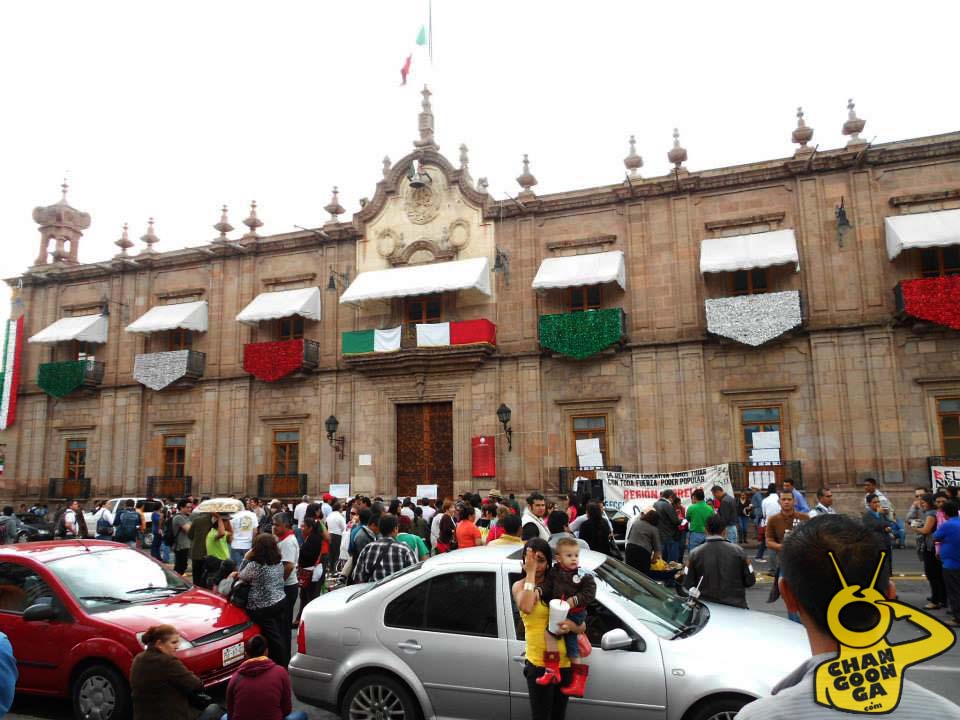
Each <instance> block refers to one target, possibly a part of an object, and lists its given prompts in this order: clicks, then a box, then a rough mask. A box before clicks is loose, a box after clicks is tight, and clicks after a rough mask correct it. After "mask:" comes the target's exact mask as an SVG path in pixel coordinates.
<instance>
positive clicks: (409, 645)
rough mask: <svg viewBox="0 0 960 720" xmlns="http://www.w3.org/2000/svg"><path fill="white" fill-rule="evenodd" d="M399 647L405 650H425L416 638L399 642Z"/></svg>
mask: <svg viewBox="0 0 960 720" xmlns="http://www.w3.org/2000/svg"><path fill="white" fill-rule="evenodd" d="M397 647H398V648H400V649H401V650H403V651H405V652H417V651H419V650H423V646H422V645H420V643H418V642H417V641H416V640H406V641H404V642H398V643H397Z"/></svg>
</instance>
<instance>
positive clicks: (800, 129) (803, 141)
mask: <svg viewBox="0 0 960 720" xmlns="http://www.w3.org/2000/svg"><path fill="white" fill-rule="evenodd" d="M790 139H791V140H793V142H795V143H797V145H799V146H800V147H799V148H797V154H798V155H804V154H809V153H812V152H813V150H811V149H810V148H808V147H807V143H808V142H810V141H811V140H812V139H813V128H812V127H807V124H806V123H805V122H804V121H803V108H802V107H798V108H797V126H796V127H795V128H794V129H793V134H792V135H791V136H790Z"/></svg>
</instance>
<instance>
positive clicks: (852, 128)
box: [843, 98, 867, 147]
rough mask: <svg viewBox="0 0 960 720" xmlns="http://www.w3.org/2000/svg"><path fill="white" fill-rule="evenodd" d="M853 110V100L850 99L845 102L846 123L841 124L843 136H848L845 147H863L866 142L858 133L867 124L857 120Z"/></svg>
mask: <svg viewBox="0 0 960 720" xmlns="http://www.w3.org/2000/svg"><path fill="white" fill-rule="evenodd" d="M853 108H854V104H853V98H850V99H849V100H848V101H847V121H846V122H845V123H844V124H843V134H844V135H849V136H850V139H849V140H848V141H847V147H851V146H853V145H864V144H865V143H866V141H865V140H863V139H862V138H861V137H860V133H862V132H863V127H864V125H866V124H867V121H866V120H861V119H860V118H858V117H857V113H856V111H855V110H854V109H853Z"/></svg>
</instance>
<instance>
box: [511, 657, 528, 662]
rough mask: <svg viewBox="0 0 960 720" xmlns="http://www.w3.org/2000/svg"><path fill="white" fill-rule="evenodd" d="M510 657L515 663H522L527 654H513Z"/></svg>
mask: <svg viewBox="0 0 960 720" xmlns="http://www.w3.org/2000/svg"><path fill="white" fill-rule="evenodd" d="M511 659H512V660H513V661H514V662H515V663H521V664H522V663H524V662H526V660H527V656H526V655H514V656H513V658H511Z"/></svg>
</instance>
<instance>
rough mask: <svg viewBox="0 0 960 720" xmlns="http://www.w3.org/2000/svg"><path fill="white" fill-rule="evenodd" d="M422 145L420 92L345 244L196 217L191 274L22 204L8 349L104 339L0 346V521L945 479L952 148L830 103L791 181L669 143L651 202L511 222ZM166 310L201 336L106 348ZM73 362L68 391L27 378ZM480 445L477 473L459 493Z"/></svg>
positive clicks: (64, 207)
mask: <svg viewBox="0 0 960 720" xmlns="http://www.w3.org/2000/svg"><path fill="white" fill-rule="evenodd" d="M433 125H434V121H433V114H432V110H431V108H430V102H429V94H428V93H426V92H425V93H424V100H423V108H422V112H421V114H420V118H419V130H420V137H419V139H418V140H417V141H415V143H414V148H413V150H412V152H410V153H409V154H408V155H406V156H405V157H404V158H403V159H401V160H400V161H399V162H397V163H395V164H392V163H390V162H389V161H388V160H385V161H384V168H383V179H382V180H381V181H380V182H379V183H378V184H377V186H376V189H375V192H374V194H373V196H372V198H371V199H370V200H369V201H364V202H363V204H362V207H361V209H360V211H359V212H357V213H355V214H354V215H353V217H352V218H351V219H349V220H342V219H341V218H340V216H341V215H343V214H344V210H343V208H342V207H341V206H340V204H339V202H338V201H337V198H336V194H334V197H333V199H332V201H331V203H330V204H329V205H328V206H327V208H326V209H327V210H328V211H329V212H330V221H329V222H328V223H326V224H325V225H324V226H323V227H321V228H315V229H310V230H304V231H298V232H293V233H284V234H280V235H271V236H266V237H261V236H260V235H259V234H258V232H257V230H258V227H259V226H260V224H261V223H260V221H259V220H258V219H257V217H256V213H255V209H254V211H252V213H251V216H250V217H248V218H247V219H246V220H245V221H244V222H245V224H246V226H247V232H246V234H244V235H243V236H242V237H236V234H234V237H236V239H232V238H231V233H233V232H234V231H233V228H232V227H230V225H229V222H228V220H227V217H226V213H225V212H224V217H223V219H222V220H221V222H220V223H218V224H217V226H216V228H217V230H218V231H219V232H220V236H219V237H218V238H217V239H215V240H213V241H212V242H211V243H210V244H208V245H206V246H204V247H200V248H192V249H185V250H176V251H171V252H159V251H157V249H156V248H154V245H155V244H156V240H157V238H156V236H155V235H153V233H152V230H150V231H148V233H147V234H146V235H145V236H144V237H143V238H142V240H143V241H144V249H143V250H141V251H140V252H139V253H138V254H136V255H131V254H129V253H128V248H129V247H131V246H132V243H131V242H130V241H129V240H128V239H127V235H126V231H124V236H123V238H121V240H119V241H118V242H117V244H118V246H119V247H120V249H121V252H120V254H118V255H117V257H115V258H114V259H113V260H112V261H109V262H101V263H96V264H81V263H80V262H78V255H77V247H78V245H79V244H80V242H81V241H80V234H81V233H82V230H83V229H85V227H86V226H87V225H88V224H89V217H88V216H85V215H84V214H82V213H79V212H78V211H76V210H74V209H72V208H70V207H69V205H68V204H67V203H66V199H65V196H64V200H62V201H61V202H60V203H58V204H57V205H54V206H51V207H49V208H38V209H37V210H36V211H35V217H36V218H37V219H38V222H39V223H40V224H41V228H42V230H41V237H42V247H41V253H40V256H39V257H38V259H37V263H36V265H34V266H33V267H31V268H30V269H29V270H28V271H27V272H25V273H24V274H23V275H22V276H21V277H19V278H14V279H11V280H8V281H7V282H8V283H9V284H10V285H11V286H13V287H15V288H18V289H16V290H15V292H16V293H19V299H20V300H21V301H22V308H23V313H24V317H25V323H26V332H25V334H26V336H27V337H28V338H31V337H34V336H36V335H37V334H38V333H41V331H45V329H48V328H49V326H51V325H52V324H54V323H55V322H56V321H58V320H61V319H63V318H68V317H74V318H75V317H90V316H94V315H98V316H105V317H106V322H105V325H106V328H105V329H104V332H105V336H104V337H103V338H102V339H103V340H105V342H99V343H96V344H90V343H86V342H69V341H59V342H48V343H45V344H41V343H38V342H28V343H27V344H26V345H25V350H24V354H23V372H22V382H21V385H20V388H19V393H20V395H19V409H18V418H17V420H16V423H15V424H14V425H13V426H12V427H11V428H10V429H8V430H6V431H5V432H4V433H2V435H3V437H2V438H0V442H3V443H5V444H6V472H5V474H4V475H3V477H2V482H3V487H2V492H3V494H4V495H6V496H8V497H15V498H23V499H31V498H37V497H43V496H46V495H48V494H50V493H54V494H57V493H64V494H65V493H67V492H73V491H75V489H76V487H77V486H76V485H69V484H67V485H66V487H64V483H62V482H61V481H59V480H58V481H57V482H56V483H51V480H50V479H51V478H66V479H67V480H68V481H69V480H71V477H74V478H75V477H80V476H82V477H86V478H89V480H90V482H89V488H88V491H89V493H90V495H91V496H92V497H106V496H115V495H119V494H132V495H143V494H146V493H147V492H148V478H154V480H152V481H151V482H152V483H153V484H152V485H150V487H149V489H150V490H152V491H154V492H160V491H161V489H163V490H169V489H173V490H174V491H176V490H177V489H178V488H179V487H181V486H182V485H178V483H180V480H179V478H181V477H183V476H186V477H189V478H190V479H191V480H190V487H191V489H192V491H193V492H196V493H203V494H211V493H238V494H240V493H255V492H261V493H263V494H287V495H291V496H292V495H295V494H297V493H298V491H299V490H300V489H301V488H303V487H305V488H306V489H307V490H308V491H309V492H311V493H318V492H323V491H326V490H327V488H328V486H329V485H330V484H336V483H350V485H351V489H352V490H353V491H355V492H356V491H370V492H381V493H384V494H389V493H395V492H400V493H404V494H406V493H412V492H413V491H414V490H413V488H414V485H415V484H421V483H422V484H428V483H431V482H432V483H436V484H438V485H439V486H440V492H441V494H449V493H459V492H463V491H465V490H468V489H469V490H481V491H482V490H485V489H487V488H489V487H491V486H496V487H498V488H499V489H500V490H501V491H503V492H516V493H518V494H520V493H522V492H525V491H528V490H531V489H534V488H538V489H544V490H546V491H547V492H548V493H550V494H557V493H559V492H561V490H562V489H563V488H564V487H565V485H564V484H563V483H562V482H561V479H563V480H564V481H565V480H568V479H569V478H571V477H572V474H571V473H568V471H567V470H565V469H567V468H573V467H575V466H576V465H577V463H578V455H577V444H576V441H577V440H578V439H591V438H593V439H597V440H598V441H599V445H600V449H601V454H602V457H601V458H600V459H601V461H602V464H603V465H604V466H606V467H620V468H622V469H623V470H624V471H637V472H668V471H675V470H682V469H687V468H694V467H701V466H706V465H713V464H718V463H725V462H733V463H738V465H737V466H735V470H736V471H735V474H734V484H735V485H743V484H746V483H747V482H750V483H751V484H758V483H757V480H760V479H766V478H768V477H776V479H778V480H780V479H783V478H784V477H791V478H795V479H796V480H798V481H800V482H802V484H803V485H804V486H805V487H806V488H808V489H813V488H816V487H817V486H820V485H830V486H832V487H834V488H836V489H838V490H840V491H841V494H842V491H843V490H844V489H847V490H848V491H849V492H848V493H847V494H848V495H849V496H850V498H851V501H852V498H854V497H855V495H856V494H857V492H858V491H855V490H854V486H855V484H856V483H857V482H858V481H859V480H862V479H863V478H864V477H867V476H873V477H876V478H878V479H879V480H880V483H881V486H886V487H888V488H890V489H891V490H892V491H893V492H894V494H895V495H896V494H897V493H898V489H903V490H907V489H909V488H910V487H911V486H912V485H914V484H927V485H929V483H930V473H929V466H930V465H931V464H946V465H949V464H951V462H952V463H953V464H954V465H960V459H956V458H954V459H953V460H938V459H937V458H938V457H941V456H957V455H960V335H958V329H960V322H958V319H960V290H958V288H957V284H956V283H957V276H956V273H957V272H960V267H957V265H960V263H958V262H957V248H958V244H960V233H958V232H957V229H958V228H960V222H958V219H957V216H958V215H960V133H952V134H947V135H939V136H934V137H927V138H919V139H913V140H906V141H898V142H892V143H887V144H882V145H868V144H867V143H866V142H865V141H863V140H861V139H860V138H859V135H858V133H859V131H860V130H862V125H863V121H862V120H860V119H859V118H856V116H855V115H854V112H853V108H852V106H851V108H850V119H849V120H848V122H847V124H846V125H845V126H844V132H845V133H846V134H847V135H849V136H850V141H849V143H848V144H847V145H846V146H845V147H842V148H839V149H834V150H827V151H823V150H814V149H811V148H810V147H809V145H808V144H807V143H808V142H809V141H810V135H812V130H811V129H810V128H807V127H806V126H805V125H803V121H802V117H801V118H800V125H799V127H798V128H797V130H796V131H795V132H794V141H795V142H797V143H798V144H799V145H800V147H799V149H798V150H797V151H796V153H795V154H794V155H792V156H790V157H787V158H781V159H776V160H771V161H766V162H759V163H753V164H749V165H742V166H736V167H729V168H721V169H715V170H705V171H701V172H693V171H688V170H687V169H686V168H685V166H684V163H685V161H686V151H685V150H684V149H683V148H682V147H681V146H680V144H679V139H677V138H676V136H675V142H674V148H673V149H672V150H671V151H670V154H669V157H670V161H671V162H672V163H674V170H673V171H672V172H671V173H669V174H668V175H666V176H660V177H651V178H644V177H641V176H640V174H639V173H638V172H637V171H638V169H639V167H640V166H641V165H642V161H641V160H640V158H639V157H638V156H637V155H636V154H635V152H633V150H632V144H631V153H630V155H629V156H628V157H627V158H626V160H625V161H624V162H625V165H626V167H627V169H628V170H629V173H628V175H627V178H626V179H625V180H624V181H623V182H620V183H616V184H613V185H608V186H603V187H596V188H587V189H580V190H574V191H570V192H563V193H558V194H552V195H537V194H536V192H535V191H534V187H535V185H536V179H535V178H534V176H533V174H532V173H531V172H530V169H529V166H528V164H527V163H526V162H525V163H524V172H523V174H522V175H521V176H520V177H519V178H518V182H519V184H520V185H521V188H522V191H521V192H520V193H519V194H518V196H517V198H516V199H508V200H503V201H500V200H495V199H493V198H492V197H491V196H490V195H489V194H488V193H487V190H486V181H485V180H484V179H482V178H480V179H479V180H477V181H475V180H474V179H473V178H472V177H471V174H470V168H469V161H468V158H467V153H466V148H465V147H461V149H460V157H459V162H458V164H457V165H456V166H455V165H453V164H452V163H451V162H450V161H449V160H448V159H447V158H446V157H445V156H444V155H443V154H441V153H440V149H439V147H438V145H437V143H436V141H435V139H434V135H433V130H434V128H433ZM841 209H842V212H841V211H840V210H841ZM904 219H906V221H907V222H906V223H905V224H904V223H903V222H901V221H902V220H904ZM931 228H933V229H931ZM937 228H939V229H937ZM944 228H945V229H944ZM51 239H52V240H54V241H56V242H57V249H56V250H54V251H53V252H52V253H51V250H50V247H49V242H50V240H51ZM780 251H783V252H784V253H785V254H782V255H778V254H777V253H778V252H780ZM601 254H602V255H603V257H600V256H601ZM562 258H573V259H572V260H559V261H558V259H562ZM551 260H552V261H556V262H553V263H549V262H548V263H547V264H546V265H545V264H544V263H545V261H551ZM711 263H714V264H711ZM725 263H727V264H726V265H725ZM723 268H727V269H723ZM702 270H706V272H702ZM548 276H549V277H548ZM544 278H546V280H544ZM535 283H536V284H538V285H539V286H540V289H538V290H535V289H534V287H533V286H534V284H535ZM311 288H313V289H314V290H315V292H314V291H312V290H311ZM438 288H444V289H445V290H444V291H443V292H436V290H437V289H438ZM298 290H299V291H301V292H299V293H297V292H292V291H298ZM263 293H271V295H269V296H267V297H266V298H265V299H263V300H262V302H261V300H260V299H259V298H258V296H260V295H261V294H263ZM255 299H256V300H257V303H259V305H258V306H257V307H252V306H250V303H251V302H253V301H254V300H255ZM188 302H189V303H196V304H198V307H199V306H202V308H203V312H204V314H205V319H206V323H205V325H204V329H203V330H192V331H184V330H183V328H182V327H181V330H179V331H177V330H170V329H160V330H155V331H152V332H128V331H127V327H128V326H129V325H131V324H132V323H134V322H135V321H137V320H138V319H139V318H142V317H143V316H144V315H145V314H146V313H147V312H148V311H149V310H151V309H152V308H157V307H161V308H168V307H173V306H176V305H181V304H183V303H188ZM204 303H205V304H204ZM297 303H299V305H298V304H297ZM248 306H250V307H248ZM18 307H20V305H19V304H18ZM245 308H246V310H245ZM183 310H184V308H176V307H174V309H173V310H167V309H165V310H161V311H159V312H158V313H155V314H158V316H162V317H160V320H159V327H161V328H163V327H164V323H165V322H166V323H168V324H169V323H170V322H173V321H171V320H170V319H169V318H170V317H171V316H175V315H177V314H178V313H179V314H180V315H182V314H183ZM248 311H249V312H250V313H252V315H253V317H252V319H251V318H250V317H248V318H247V320H246V321H245V322H238V321H237V320H236V318H237V316H238V315H241V314H243V313H248ZM298 313H299V314H298ZM248 314H249V313H248ZM164 318H166V319H164ZM181 320H182V318H181ZM78 322H79V324H83V322H85V321H82V322H81V321H77V322H74V325H77V324H78ZM448 323H449V324H448ZM148 324H149V323H148ZM187 324H189V323H187ZM418 324H419V325H421V326H429V327H425V328H424V329H418V327H417V325H418ZM201 325H203V324H202V323H201ZM201 325H197V326H196V327H200V326H201ZM74 329H75V328H74ZM69 332H74V330H71V329H70V328H67V334H69ZM54 335H56V333H54ZM301 338H302V339H301ZM78 353H79V354H78ZM160 353H163V354H164V355H162V356H159V355H157V356H156V357H148V358H144V359H141V360H138V356H155V355H156V354H160ZM200 354H202V358H201V357H200ZM78 357H82V358H86V360H84V362H86V363H87V365H86V366H84V367H85V368H86V369H85V370H82V371H81V373H80V375H79V376H77V375H72V376H71V375H70V373H69V372H66V371H64V372H65V375H62V376H63V377H67V380H66V381H61V380H62V377H61V375H57V373H56V372H54V373H53V375H51V374H50V368H49V367H48V369H47V370H46V371H45V370H44V369H43V367H42V366H49V364H51V363H67V365H66V366H64V367H65V368H66V370H70V368H71V367H75V366H70V365H69V364H70V363H71V362H75V361H76V359H77V358H78ZM90 357H92V358H94V359H95V361H96V363H98V365H96V368H100V369H101V370H97V371H94V370H95V366H94V365H92V364H90V361H89V358H90ZM138 363H139V365H138ZM54 370H57V372H59V369H58V368H54ZM101 371H102V377H101V376H100V375H99V374H98V373H99V372H101ZM44 372H46V373H47V374H46V375H44V374H43V373H44ZM151 373H152V374H151ZM278 376H279V377H278ZM51 377H53V378H54V381H51V379H50V378H51ZM71 377H72V378H73V379H72V380H70V378H71ZM42 378H45V379H43V380H42V381H41V379H42ZM138 378H139V379H138ZM157 378H159V380H157ZM145 379H146V381H148V382H151V383H153V385H154V386H155V387H159V388H160V389H153V388H151V387H148V386H147V385H145V384H144V381H145ZM38 381H41V382H38ZM51 382H53V386H54V387H55V391H56V392H55V393H53V394H51V392H50V388H51ZM64 382H65V383H66V384H64ZM58 383H59V384H58ZM45 386H46V387H45ZM501 405H505V406H507V407H509V408H510V410H511V417H510V421H509V428H510V431H511V433H512V435H511V437H510V438H509V443H508V438H507V436H506V435H505V433H504V429H505V426H504V425H503V424H502V423H501V421H500V419H498V417H497V414H496V412H497V409H498V408H499V407H500V406H501ZM331 417H335V418H336V420H337V424H336V428H335V429H334V430H333V431H332V432H331V430H330V428H328V427H327V420H328V418H331ZM754 431H774V432H778V433H779V437H780V445H781V447H780V449H779V451H778V452H777V458H779V460H780V461H781V462H780V464H775V465H772V466H770V465H763V466H760V465H757V463H756V462H754V461H752V460H751V458H752V457H754V456H753V455H752V453H756V450H753V449H752V448H751V437H752V432H754ZM480 437H483V438H484V439H483V441H482V443H483V444H488V443H492V444H493V445H494V446H495V452H494V454H493V457H494V459H495V466H496V470H495V476H494V477H487V476H483V477H475V474H476V469H475V466H474V463H473V462H472V460H473V457H474V450H473V445H474V444H475V443H476V442H477V440H476V439H477V438H480ZM508 444H509V447H508ZM487 469H488V470H489V467H487ZM761 471H762V472H764V473H772V475H767V474H765V475H750V473H751V472H761ZM292 476H296V482H293V481H291V479H290V477H292ZM851 507H853V505H851Z"/></svg>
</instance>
